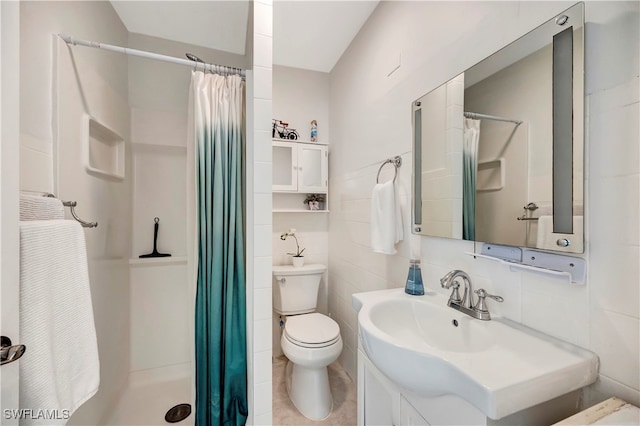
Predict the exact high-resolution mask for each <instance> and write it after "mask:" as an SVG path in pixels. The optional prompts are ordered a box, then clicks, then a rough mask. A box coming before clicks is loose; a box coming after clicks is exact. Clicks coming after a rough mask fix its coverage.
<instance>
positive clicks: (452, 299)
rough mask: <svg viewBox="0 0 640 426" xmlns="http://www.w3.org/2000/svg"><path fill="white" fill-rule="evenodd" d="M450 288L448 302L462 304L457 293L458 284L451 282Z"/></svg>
mask: <svg viewBox="0 0 640 426" xmlns="http://www.w3.org/2000/svg"><path fill="white" fill-rule="evenodd" d="M451 287H452V288H453V291H452V292H451V296H449V301H450V302H453V303H462V297H460V292H459V291H458V289H459V288H460V283H459V282H457V281H453V282H452V283H451Z"/></svg>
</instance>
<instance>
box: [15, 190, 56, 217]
mask: <svg viewBox="0 0 640 426" xmlns="http://www.w3.org/2000/svg"><path fill="white" fill-rule="evenodd" d="M57 219H60V220H61V219H64V206H63V205H62V201H60V200H58V199H57V198H52V197H43V196H34V195H20V220H57Z"/></svg>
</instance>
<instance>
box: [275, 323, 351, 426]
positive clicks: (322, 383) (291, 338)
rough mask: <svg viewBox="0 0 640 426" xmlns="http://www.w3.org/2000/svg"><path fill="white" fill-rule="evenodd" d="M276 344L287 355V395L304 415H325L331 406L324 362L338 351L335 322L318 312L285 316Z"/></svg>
mask: <svg viewBox="0 0 640 426" xmlns="http://www.w3.org/2000/svg"><path fill="white" fill-rule="evenodd" d="M280 345H281V347H282V352H283V353H284V354H285V356H286V357H287V358H288V359H289V363H288V364H287V368H286V373H285V374H286V379H285V380H286V386H287V393H288V394H289V399H290V400H291V402H292V403H293V405H295V407H296V408H297V409H298V411H300V413H302V414H303V415H304V416H305V417H307V418H309V419H312V420H322V419H324V418H326V417H327V416H329V414H331V410H332V408H333V399H332V396H331V390H330V386H329V375H328V373H327V366H328V365H329V364H331V363H332V362H334V361H335V360H337V359H338V357H339V356H340V353H341V352H342V337H341V336H340V328H339V327H338V324H337V323H336V322H335V321H334V320H332V319H331V318H329V317H327V316H325V315H322V314H319V313H310V314H302V315H296V316H292V317H289V318H287V321H286V323H285V327H284V331H283V333H282V337H281V339H280Z"/></svg>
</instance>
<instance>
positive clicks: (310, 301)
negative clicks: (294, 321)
mask: <svg viewBox="0 0 640 426" xmlns="http://www.w3.org/2000/svg"><path fill="white" fill-rule="evenodd" d="M326 269H327V267H326V266H324V265H320V264H315V265H314V264H311V265H304V266H302V267H294V266H292V265H282V266H273V267H272V270H273V310H274V311H276V312H277V313H279V314H282V315H295V314H304V313H307V312H313V311H315V310H316V306H317V305H318V287H319V286H320V279H321V278H322V274H323V273H324V271H325V270H326Z"/></svg>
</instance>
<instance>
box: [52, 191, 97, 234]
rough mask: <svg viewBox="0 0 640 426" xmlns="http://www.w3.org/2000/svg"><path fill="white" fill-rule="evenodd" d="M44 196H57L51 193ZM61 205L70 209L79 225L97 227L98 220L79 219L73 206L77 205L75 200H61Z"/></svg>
mask: <svg viewBox="0 0 640 426" xmlns="http://www.w3.org/2000/svg"><path fill="white" fill-rule="evenodd" d="M45 197H49V198H57V197H56V196H55V195H53V194H46V195H45ZM62 205H63V206H65V207H69V210H70V211H71V216H73V218H74V219H75V220H77V221H78V222H80V225H82V227H83V228H96V227H98V222H87V221H84V220H82V219H80V218H79V217H78V215H77V214H76V211H75V207H76V206H77V205H78V203H77V202H75V201H62Z"/></svg>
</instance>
